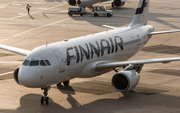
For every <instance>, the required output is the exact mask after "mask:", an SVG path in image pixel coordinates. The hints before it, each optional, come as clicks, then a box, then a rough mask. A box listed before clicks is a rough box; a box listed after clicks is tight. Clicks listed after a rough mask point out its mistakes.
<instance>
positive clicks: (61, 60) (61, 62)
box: [54, 49, 66, 73]
mask: <svg viewBox="0 0 180 113" xmlns="http://www.w3.org/2000/svg"><path fill="white" fill-rule="evenodd" d="M54 54H55V55H56V57H57V59H58V61H59V73H62V72H64V71H65V62H66V61H65V58H64V57H63V55H62V54H61V52H60V51H59V50H58V49H57V50H55V51H54Z"/></svg>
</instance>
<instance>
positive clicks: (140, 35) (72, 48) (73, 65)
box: [0, 0, 180, 104]
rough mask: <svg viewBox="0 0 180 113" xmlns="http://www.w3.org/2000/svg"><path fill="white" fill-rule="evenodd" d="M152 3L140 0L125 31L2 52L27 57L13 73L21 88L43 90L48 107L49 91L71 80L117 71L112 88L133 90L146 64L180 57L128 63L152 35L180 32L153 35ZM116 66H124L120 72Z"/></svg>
mask: <svg viewBox="0 0 180 113" xmlns="http://www.w3.org/2000/svg"><path fill="white" fill-rule="evenodd" d="M148 10H149V0H139V4H138V8H137V9H136V13H135V16H134V19H133V21H132V23H131V24H130V25H129V26H127V27H123V28H116V27H112V26H107V25H106V27H110V28H113V30H109V31H104V32H100V33H96V34H92V35H88V36H86V37H84V36H83V37H78V38H73V39H69V40H64V41H61V42H57V43H53V44H48V45H44V46H41V47H38V48H36V49H34V50H32V51H28V50H24V49H20V48H15V47H10V46H6V45H1V44H0V48H1V49H5V50H8V51H11V52H15V53H18V54H21V55H24V56H26V58H25V60H24V62H23V64H22V65H21V66H19V67H18V68H17V69H16V70H15V71H14V79H15V81H16V82H17V83H18V84H19V85H24V86H25V87H30V88H41V89H43V90H44V96H42V98H41V104H43V103H44V101H45V102H46V104H48V102H49V101H48V99H49V98H48V97H47V92H48V90H49V89H50V86H51V85H53V84H60V83H63V84H64V85H65V86H67V85H68V84H69V80H70V79H73V78H76V77H81V78H88V77H95V76H98V75H101V74H103V73H106V72H108V71H111V70H114V71H116V73H115V74H114V76H113V77H112V86H113V87H114V88H115V90H117V91H119V92H126V91H130V90H132V89H133V88H134V87H135V86H136V85H137V84H138V82H139V79H140V76H139V74H138V73H139V72H140V71H141V69H142V67H143V65H144V64H147V63H157V62H162V63H168V62H170V61H179V60H180V57H174V58H160V59H148V60H135V61H127V60H128V59H129V58H131V57H132V56H133V55H135V54H136V53H137V52H138V51H140V50H141V49H142V48H143V46H144V45H145V44H146V43H147V42H148V40H149V39H150V38H151V36H152V35H157V34H163V33H172V32H179V31H180V30H173V31H161V32H154V28H153V26H151V25H147V21H148V20H147V16H148ZM116 67H125V68H124V69H122V70H121V71H117V70H116V69H115V68H116Z"/></svg>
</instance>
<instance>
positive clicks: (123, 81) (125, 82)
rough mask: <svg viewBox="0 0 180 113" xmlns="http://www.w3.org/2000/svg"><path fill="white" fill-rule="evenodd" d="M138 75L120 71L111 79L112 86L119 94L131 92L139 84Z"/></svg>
mask: <svg viewBox="0 0 180 113" xmlns="http://www.w3.org/2000/svg"><path fill="white" fill-rule="evenodd" d="M139 78H140V76H139V74H138V73H137V72H136V71H135V70H128V71H127V70H122V71H119V72H117V73H116V74H115V75H114V76H113V78H112V86H113V87H114V89H115V90H117V91H119V92H127V91H130V90H132V89H133V88H134V87H135V86H136V85H137V84H138V83H139Z"/></svg>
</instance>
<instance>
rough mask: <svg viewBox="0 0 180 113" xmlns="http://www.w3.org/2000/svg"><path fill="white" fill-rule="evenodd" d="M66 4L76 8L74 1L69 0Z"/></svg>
mask: <svg viewBox="0 0 180 113" xmlns="http://www.w3.org/2000/svg"><path fill="white" fill-rule="evenodd" d="M68 3H69V5H71V6H76V4H77V3H76V0H69V1H68Z"/></svg>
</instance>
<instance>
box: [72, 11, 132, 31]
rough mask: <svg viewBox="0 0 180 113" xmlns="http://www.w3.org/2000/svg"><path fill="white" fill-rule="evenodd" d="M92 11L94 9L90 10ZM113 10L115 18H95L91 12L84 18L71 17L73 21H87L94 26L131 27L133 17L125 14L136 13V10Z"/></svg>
mask: <svg viewBox="0 0 180 113" xmlns="http://www.w3.org/2000/svg"><path fill="white" fill-rule="evenodd" d="M88 10H92V9H88ZM111 10H113V14H114V15H113V16H112V17H106V16H105V17H102V16H101V17H100V16H99V17H94V16H92V14H91V12H88V13H87V14H85V15H84V16H79V15H74V16H70V17H71V18H72V19H74V20H77V21H87V22H89V23H90V24H92V25H95V26H102V25H104V24H106V25H111V26H115V27H119V26H123V25H129V23H130V22H131V21H132V18H133V16H131V17H129V16H128V17H127V15H125V13H132V12H134V9H132V8H118V9H111Z"/></svg>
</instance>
